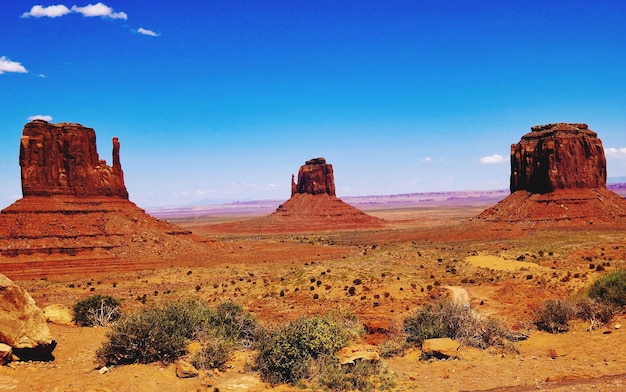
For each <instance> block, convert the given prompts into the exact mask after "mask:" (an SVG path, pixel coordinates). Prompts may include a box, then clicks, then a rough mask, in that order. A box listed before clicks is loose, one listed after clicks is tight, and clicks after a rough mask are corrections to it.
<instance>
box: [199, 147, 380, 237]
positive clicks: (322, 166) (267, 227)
mask: <svg viewBox="0 0 626 392" xmlns="http://www.w3.org/2000/svg"><path fill="white" fill-rule="evenodd" d="M382 225H383V220H382V219H380V218H376V217H373V216H371V215H368V214H366V213H364V212H363V211H361V210H359V209H358V208H356V207H353V206H351V205H350V204H348V203H345V202H344V201H342V200H341V199H339V198H337V196H335V179H334V172H333V166H332V165H331V164H328V163H326V159H324V158H314V159H311V160H308V161H306V162H305V164H304V165H303V166H301V167H300V170H299V171H298V182H297V183H296V182H295V181H294V176H293V175H292V176H291V198H290V199H289V200H287V201H286V202H284V203H283V204H281V205H280V206H278V208H277V209H276V211H274V212H273V213H272V214H270V215H268V216H264V217H261V218H255V219H248V220H244V221H238V222H230V223H224V224H216V225H211V226H213V228H212V229H210V230H211V231H215V230H217V231H223V232H261V233H264V232H265V233H269V232H306V231H327V230H341V229H364V228H375V227H381V226H382Z"/></svg>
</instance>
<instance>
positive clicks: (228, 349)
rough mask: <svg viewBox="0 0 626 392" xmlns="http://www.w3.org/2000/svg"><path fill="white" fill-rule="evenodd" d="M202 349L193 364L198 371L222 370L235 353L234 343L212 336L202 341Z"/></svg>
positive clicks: (194, 358) (192, 361)
mask: <svg viewBox="0 0 626 392" xmlns="http://www.w3.org/2000/svg"><path fill="white" fill-rule="evenodd" d="M201 343H202V349H201V350H200V351H199V352H198V353H196V354H195V355H194V356H193V358H192V360H191V363H192V364H193V366H195V367H196V369H221V368H223V367H224V365H225V364H226V362H228V360H229V359H230V357H231V355H232V352H233V345H234V343H233V341H232V340H229V339H226V338H224V337H219V336H210V337H208V338H207V339H205V340H203V341H201Z"/></svg>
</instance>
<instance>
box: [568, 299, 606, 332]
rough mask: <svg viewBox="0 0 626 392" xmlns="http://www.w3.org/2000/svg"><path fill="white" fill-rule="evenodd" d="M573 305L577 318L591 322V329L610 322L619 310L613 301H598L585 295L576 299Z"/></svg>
mask: <svg viewBox="0 0 626 392" xmlns="http://www.w3.org/2000/svg"><path fill="white" fill-rule="evenodd" d="M572 306H573V309H574V313H575V314H576V318H579V319H581V320H587V321H589V322H590V325H589V330H593V329H595V328H598V327H601V326H603V325H604V324H606V323H608V322H609V321H610V320H611V318H613V315H614V314H615V312H616V310H617V309H616V306H615V305H613V304H611V303H605V302H598V301H596V300H594V299H592V298H589V297H584V296H583V297H579V298H576V299H574V300H573V304H572Z"/></svg>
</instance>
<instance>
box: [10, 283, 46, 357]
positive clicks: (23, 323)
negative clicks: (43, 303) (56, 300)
mask: <svg viewBox="0 0 626 392" xmlns="http://www.w3.org/2000/svg"><path fill="white" fill-rule="evenodd" d="M0 343H4V344H6V345H8V346H10V347H11V348H12V351H13V354H15V355H17V356H18V357H19V358H20V359H21V360H31V359H35V360H50V359H53V357H52V351H53V350H54V348H55V347H56V342H55V341H54V339H53V338H52V335H51V333H50V329H49V328H48V324H47V323H46V318H45V317H44V314H43V311H42V310H41V309H40V308H39V307H38V306H37V305H36V304H35V301H34V300H33V298H32V297H31V296H30V295H29V294H28V293H27V292H26V291H25V290H24V289H23V288H21V287H19V286H17V285H15V284H14V283H13V282H12V281H11V280H10V279H8V278H7V277H6V276H4V275H2V274H0Z"/></svg>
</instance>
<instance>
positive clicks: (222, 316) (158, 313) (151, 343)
mask: <svg viewBox="0 0 626 392" xmlns="http://www.w3.org/2000/svg"><path fill="white" fill-rule="evenodd" d="M260 333H261V332H260V327H259V326H258V324H257V322H256V320H255V319H254V318H253V317H252V315H250V314H249V313H247V312H245V311H244V310H243V308H241V307H240V306H239V305H237V304H234V303H223V304H221V305H219V306H218V308H217V309H216V310H215V311H213V310H212V309H210V308H209V307H208V306H206V305H205V304H203V303H201V302H195V301H184V302H175V303H172V304H169V305H167V306H165V307H161V308H153V309H148V310H145V311H142V312H140V313H137V314H131V315H125V316H123V317H122V318H121V319H120V320H119V321H118V322H117V323H116V324H115V325H114V326H113V329H112V330H111V332H110V333H109V335H108V341H107V342H105V343H104V344H103V346H102V347H101V348H100V350H98V354H97V356H98V358H99V359H100V361H101V362H103V363H106V364H130V363H151V362H165V363H167V362H172V361H174V360H176V359H177V358H179V357H180V356H182V355H183V354H185V353H186V345H187V343H188V342H189V341H190V340H191V339H198V340H200V341H201V343H203V349H202V351H201V352H200V353H199V354H198V355H196V357H195V358H194V361H195V362H196V363H198V364H199V365H202V366H217V367H219V366H222V365H223V364H224V363H225V361H226V360H227V359H228V358H229V356H230V353H231V351H232V349H233V348H234V346H235V345H236V344H243V345H244V346H249V341H250V340H252V339H254V337H255V336H257V334H260ZM208 337H211V339H209V338H208Z"/></svg>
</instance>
